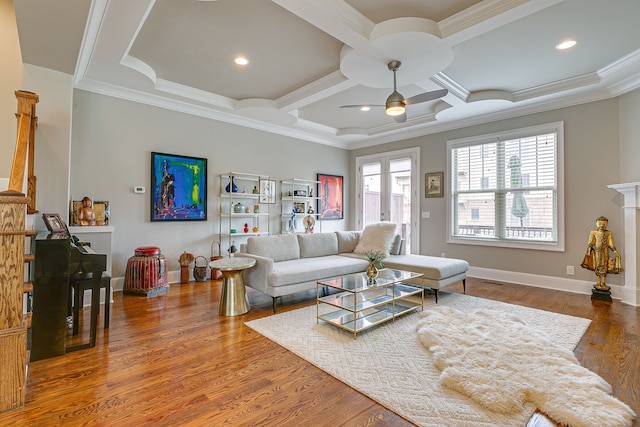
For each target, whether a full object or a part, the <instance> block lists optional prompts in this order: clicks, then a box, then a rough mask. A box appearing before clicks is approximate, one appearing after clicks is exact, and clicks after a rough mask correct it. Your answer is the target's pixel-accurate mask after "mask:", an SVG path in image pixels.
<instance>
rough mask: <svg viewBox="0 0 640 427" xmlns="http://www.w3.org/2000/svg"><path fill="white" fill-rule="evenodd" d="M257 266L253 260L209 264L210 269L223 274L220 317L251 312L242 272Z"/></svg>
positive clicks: (231, 259) (240, 259)
mask: <svg viewBox="0 0 640 427" xmlns="http://www.w3.org/2000/svg"><path fill="white" fill-rule="evenodd" d="M254 265H256V260H255V259H253V258H244V257H238V258H222V259H217V260H215V261H211V262H210V263H209V267H211V268H213V269H214V270H219V271H220V272H221V273H222V295H221V296H220V310H219V313H220V316H240V315H241V314H245V313H247V312H248V311H249V308H250V306H249V298H248V297H247V291H246V289H245V288H244V281H243V280H242V271H243V270H246V269H248V268H251V267H253V266H254Z"/></svg>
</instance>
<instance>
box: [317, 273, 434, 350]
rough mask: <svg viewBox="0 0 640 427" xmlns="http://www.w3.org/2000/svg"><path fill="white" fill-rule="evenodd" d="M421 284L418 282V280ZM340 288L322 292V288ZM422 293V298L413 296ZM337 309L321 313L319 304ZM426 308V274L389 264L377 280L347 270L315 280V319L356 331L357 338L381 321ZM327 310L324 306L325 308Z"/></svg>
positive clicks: (354, 337) (364, 274)
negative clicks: (359, 333)
mask: <svg viewBox="0 0 640 427" xmlns="http://www.w3.org/2000/svg"><path fill="white" fill-rule="evenodd" d="M418 281H419V282H420V284H415V283H416V282H418ZM325 287H327V288H332V289H337V290H339V291H340V292H339V293H336V294H332V295H327V296H323V297H321V296H320V288H325ZM418 294H419V295H420V300H419V301H416V298H415V297H414V298H410V297H412V296H417V295H418ZM321 305H327V306H331V307H333V308H335V309H336V310H332V311H329V312H327V313H323V314H320V306H321ZM418 308H420V309H424V275H423V274H422V273H413V272H410V271H403V270H394V269H391V268H386V269H384V270H380V272H379V274H378V277H377V279H375V281H371V280H369V278H368V277H367V274H366V273H355V274H347V275H344V276H338V277H332V278H329V279H324V280H319V281H317V282H316V323H319V321H320V320H322V321H324V322H327V323H328V324H330V325H333V326H336V327H338V328H341V329H345V330H347V331H349V332H352V333H353V339H356V335H357V334H358V332H362V331H364V330H366V329H369V328H371V327H373V326H376V325H378V324H380V323H384V322H387V321H389V320H391V321H395V319H396V317H398V316H401V315H403V314H406V313H409V312H411V311H414V310H416V309H418ZM323 311H325V310H323Z"/></svg>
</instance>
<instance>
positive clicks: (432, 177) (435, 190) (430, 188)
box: [424, 172, 444, 197]
mask: <svg viewBox="0 0 640 427" xmlns="http://www.w3.org/2000/svg"><path fill="white" fill-rule="evenodd" d="M443 195H444V172H427V173H425V174H424V197H442V196H443Z"/></svg>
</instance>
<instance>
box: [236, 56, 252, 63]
mask: <svg viewBox="0 0 640 427" xmlns="http://www.w3.org/2000/svg"><path fill="white" fill-rule="evenodd" d="M233 62H235V63H236V64H238V65H247V64H248V63H249V60H248V59H247V58H245V57H244V56H238V57H237V58H236V59H234V60H233Z"/></svg>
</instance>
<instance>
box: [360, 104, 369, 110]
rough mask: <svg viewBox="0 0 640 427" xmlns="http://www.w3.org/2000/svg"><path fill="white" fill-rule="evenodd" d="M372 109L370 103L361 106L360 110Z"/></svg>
mask: <svg viewBox="0 0 640 427" xmlns="http://www.w3.org/2000/svg"><path fill="white" fill-rule="evenodd" d="M369 110H371V107H369V106H368V105H363V106H362V107H360V111H369Z"/></svg>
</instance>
